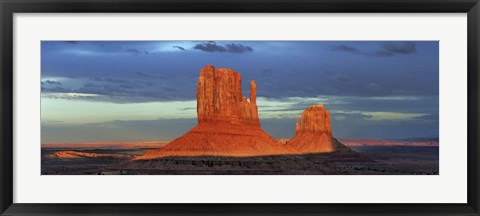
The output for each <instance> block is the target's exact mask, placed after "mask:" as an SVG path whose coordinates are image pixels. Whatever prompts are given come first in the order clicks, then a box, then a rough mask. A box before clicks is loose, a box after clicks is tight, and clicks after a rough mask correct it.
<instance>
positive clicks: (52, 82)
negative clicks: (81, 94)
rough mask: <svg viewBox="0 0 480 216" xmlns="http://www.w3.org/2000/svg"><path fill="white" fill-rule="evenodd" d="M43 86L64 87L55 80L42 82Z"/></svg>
mask: <svg viewBox="0 0 480 216" xmlns="http://www.w3.org/2000/svg"><path fill="white" fill-rule="evenodd" d="M43 84H49V85H62V83H61V82H57V81H53V80H45V81H42V85H43Z"/></svg>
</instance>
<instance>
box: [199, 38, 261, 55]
mask: <svg viewBox="0 0 480 216" xmlns="http://www.w3.org/2000/svg"><path fill="white" fill-rule="evenodd" d="M193 49H197V50H202V51H205V52H230V53H244V52H252V51H253V48H251V47H249V46H245V45H242V44H234V43H230V44H227V45H225V46H222V45H219V44H217V43H216V42H213V41H210V42H204V43H199V44H196V45H195V46H194V47H193Z"/></svg>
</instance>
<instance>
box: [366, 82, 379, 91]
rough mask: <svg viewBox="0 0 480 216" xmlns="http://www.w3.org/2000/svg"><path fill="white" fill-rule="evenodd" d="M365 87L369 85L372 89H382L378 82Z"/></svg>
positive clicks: (368, 87)
mask: <svg viewBox="0 0 480 216" xmlns="http://www.w3.org/2000/svg"><path fill="white" fill-rule="evenodd" d="M365 87H367V89H370V90H380V89H382V86H380V85H378V84H376V83H369V84H367V85H365Z"/></svg>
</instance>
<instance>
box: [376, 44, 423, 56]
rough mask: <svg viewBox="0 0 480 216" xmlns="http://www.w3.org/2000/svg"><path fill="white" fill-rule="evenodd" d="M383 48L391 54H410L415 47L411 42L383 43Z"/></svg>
mask: <svg viewBox="0 0 480 216" xmlns="http://www.w3.org/2000/svg"><path fill="white" fill-rule="evenodd" d="M382 46H383V48H384V49H385V50H386V51H389V52H391V53H399V54H410V53H413V52H415V49H416V45H415V43H413V42H402V43H384V44H383V45H382Z"/></svg>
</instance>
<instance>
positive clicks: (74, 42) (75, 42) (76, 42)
mask: <svg viewBox="0 0 480 216" xmlns="http://www.w3.org/2000/svg"><path fill="white" fill-rule="evenodd" d="M64 42H65V43H69V44H78V43H79V42H78V41H64Z"/></svg>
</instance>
